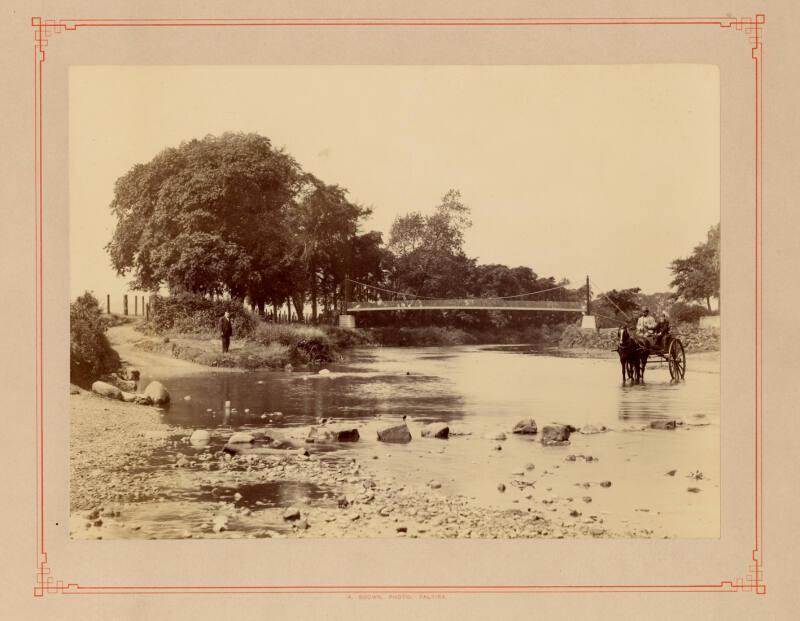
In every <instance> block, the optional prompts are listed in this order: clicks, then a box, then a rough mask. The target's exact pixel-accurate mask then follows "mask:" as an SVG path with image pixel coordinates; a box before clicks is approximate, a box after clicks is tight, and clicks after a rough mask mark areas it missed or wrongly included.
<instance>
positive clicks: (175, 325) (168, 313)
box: [150, 293, 258, 337]
mask: <svg viewBox="0 0 800 621" xmlns="http://www.w3.org/2000/svg"><path fill="white" fill-rule="evenodd" d="M225 311H228V312H229V313H230V316H231V323H232V324H233V335H234V337H245V336H249V335H251V334H252V333H253V330H254V329H255V326H256V324H257V323H258V319H257V318H256V317H255V316H254V315H253V314H252V313H250V312H249V311H247V310H246V309H245V308H244V306H242V304H241V303H239V302H236V301H234V300H211V299H209V298H205V297H203V296H201V295H196V294H193V293H180V294H176V295H171V296H169V297H161V296H156V297H154V298H153V301H152V305H151V307H150V327H151V329H152V330H153V331H155V332H156V333H157V334H164V333H167V332H172V333H178V334H214V335H216V332H217V327H218V324H219V318H220V317H222V315H223V314H224V313H225Z"/></svg>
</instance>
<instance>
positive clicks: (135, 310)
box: [133, 295, 139, 315]
mask: <svg viewBox="0 0 800 621" xmlns="http://www.w3.org/2000/svg"><path fill="white" fill-rule="evenodd" d="M133 314H134V315H138V314H139V296H138V295H135V296H133Z"/></svg>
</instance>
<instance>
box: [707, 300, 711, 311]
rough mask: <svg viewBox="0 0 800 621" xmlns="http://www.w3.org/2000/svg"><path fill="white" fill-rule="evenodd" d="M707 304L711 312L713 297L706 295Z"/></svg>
mask: <svg viewBox="0 0 800 621" xmlns="http://www.w3.org/2000/svg"><path fill="white" fill-rule="evenodd" d="M706 306H707V307H708V312H709V313H710V312H711V298H710V297H706Z"/></svg>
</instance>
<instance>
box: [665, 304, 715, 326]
mask: <svg viewBox="0 0 800 621" xmlns="http://www.w3.org/2000/svg"><path fill="white" fill-rule="evenodd" d="M668 312H669V318H670V321H672V322H673V323H697V322H698V321H699V320H700V317H705V316H706V315H708V314H710V313H709V312H708V309H707V308H705V307H704V306H700V305H699V304H687V303H686V302H675V304H673V305H672V306H671V307H670V309H669V311H668Z"/></svg>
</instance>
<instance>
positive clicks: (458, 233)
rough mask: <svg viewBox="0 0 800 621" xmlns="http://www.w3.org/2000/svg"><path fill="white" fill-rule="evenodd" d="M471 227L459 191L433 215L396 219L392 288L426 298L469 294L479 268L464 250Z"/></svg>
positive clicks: (392, 242)
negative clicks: (466, 233) (466, 231)
mask: <svg viewBox="0 0 800 621" xmlns="http://www.w3.org/2000/svg"><path fill="white" fill-rule="evenodd" d="M471 225H472V223H471V221H470V219H469V207H467V206H466V205H464V204H463V203H462V202H461V194H460V192H458V190H450V191H448V192H447V193H446V194H445V195H444V196H443V197H442V201H441V203H440V204H439V205H438V206H437V207H436V209H435V210H434V213H433V214H431V215H429V216H424V215H422V214H420V213H419V212H411V213H409V214H407V215H405V216H400V217H398V218H396V219H395V221H394V223H393V224H392V227H391V230H390V231H389V244H388V248H389V250H390V251H392V252H393V254H394V261H393V271H392V274H391V276H390V279H391V283H392V288H393V289H398V290H401V291H409V292H411V293H414V294H415V295H419V296H425V297H461V296H464V295H466V294H467V288H468V281H469V276H470V272H471V269H472V268H473V266H474V265H475V261H474V259H469V258H468V257H467V256H466V255H465V254H464V250H463V245H464V231H465V230H466V229H467V228H468V227H469V226H471Z"/></svg>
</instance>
